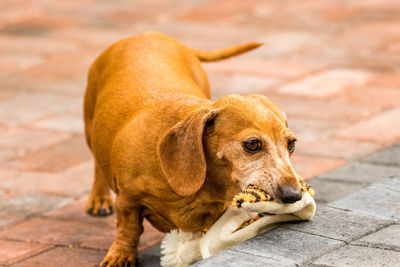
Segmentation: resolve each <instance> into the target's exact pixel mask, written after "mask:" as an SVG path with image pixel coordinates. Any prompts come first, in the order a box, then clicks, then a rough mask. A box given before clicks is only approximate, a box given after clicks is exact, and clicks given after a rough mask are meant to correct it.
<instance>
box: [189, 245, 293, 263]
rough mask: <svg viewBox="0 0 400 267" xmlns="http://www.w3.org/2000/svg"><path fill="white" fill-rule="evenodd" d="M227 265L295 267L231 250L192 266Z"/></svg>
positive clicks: (282, 261) (279, 261)
mask: <svg viewBox="0 0 400 267" xmlns="http://www.w3.org/2000/svg"><path fill="white" fill-rule="evenodd" d="M227 264H228V266H231V267H242V266H243V267H262V266H293V263H292V262H290V261H286V260H277V259H273V258H269V257H263V256H260V255H254V254H248V253H243V252H240V251H236V250H230V249H228V250H224V251H222V252H220V253H218V254H217V255H215V256H213V257H210V258H208V259H205V260H203V261H200V262H197V263H195V264H193V265H191V266H204V267H213V266H219V265H227Z"/></svg>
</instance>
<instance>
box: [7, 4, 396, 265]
mask: <svg viewBox="0 0 400 267" xmlns="http://www.w3.org/2000/svg"><path fill="white" fill-rule="evenodd" d="M0 7H1V10H2V12H1V14H0V55H1V57H0V81H1V85H2V86H1V90H0V177H1V182H0V207H1V209H0V244H1V247H2V248H5V247H6V248H7V249H6V250H4V249H3V250H2V251H1V252H0V266H1V265H10V264H16V265H20V266H25V265H30V264H34V265H45V266H52V265H65V266H68V264H67V263H68V261H70V262H69V265H72V266H75V265H94V264H95V263H97V262H99V260H100V259H101V258H102V257H103V256H104V255H105V250H106V249H107V247H108V245H109V244H110V243H111V241H112V236H113V231H114V230H115V228H114V223H115V217H114V216H112V217H109V218H106V219H104V218H103V219H101V218H99V219H98V218H92V217H88V216H86V215H85V214H84V203H85V198H86V197H87V195H88V192H89V190H90V185H91V182H92V175H93V170H92V166H91V165H92V160H91V156H90V153H89V151H88V149H87V148H86V146H85V144H84V138H83V125H82V119H81V117H82V108H81V106H82V96H83V93H84V88H85V83H86V82H85V80H86V74H87V70H88V68H89V65H90V63H91V62H92V61H93V60H94V58H95V57H96V56H97V55H98V54H99V53H100V52H101V51H102V50H104V49H105V48H106V47H107V46H108V45H110V44H111V43H113V42H115V41H117V40H119V39H121V38H124V37H127V36H130V35H134V34H137V33H140V32H142V31H145V30H149V29H152V30H158V31H162V32H164V33H167V34H170V35H172V36H173V37H175V38H177V39H179V40H180V41H181V42H183V43H185V44H187V45H190V46H192V47H196V48H203V49H217V48H221V47H225V46H228V45H234V44H238V43H242V42H245V41H261V42H265V43H266V45H265V46H264V47H262V48H260V49H258V50H256V51H254V52H252V53H249V54H246V55H243V56H241V57H237V58H234V59H230V60H226V61H222V62H219V63H212V64H204V67H205V69H206V71H207V73H208V74H209V79H210V83H211V87H212V91H213V94H214V98H215V99H217V98H219V97H220V96H222V95H225V94H229V93H241V94H247V93H260V94H265V95H267V96H269V97H270V98H271V99H272V100H273V101H275V102H276V103H277V104H278V105H279V106H280V107H281V108H282V109H283V110H284V111H285V112H286V114H287V115H288V117H289V125H290V126H291V127H292V128H293V129H294V130H295V132H296V133H297V135H298V139H299V143H298V149H297V152H296V153H295V156H294V164H295V167H296V169H297V170H298V172H299V173H301V174H303V175H304V176H305V177H306V178H311V177H313V176H317V175H320V174H322V173H325V172H327V171H329V170H331V169H334V168H336V167H339V166H342V165H345V164H346V163H348V162H352V161H353V160H355V159H357V158H360V157H362V156H364V155H366V154H369V153H372V152H374V151H377V150H378V149H381V148H384V147H386V146H389V145H391V144H393V143H395V142H397V141H399V140H400V74H399V66H400V64H399V63H400V56H399V51H400V48H399V45H398V40H399V36H400V27H399V26H400V22H399V17H400V3H397V2H396V1H390V0H379V1H377V0H365V1H357V0H345V1H339V0H328V1H312V0H290V1H273V0H268V1H261V0H249V1H236V0H218V1H211V0H209V1H201V0H195V1H182V0H180V1H178V0H172V1H160V0H153V1H144V0H142V1H134V2H132V1H125V0H116V1H95V0H82V1H69V0H68V1H67V0H58V1H50V0H38V1H33V0H3V1H1V3H0ZM368 164H369V163H366V164H362V168H366V169H368V168H369V165H368ZM340 179H342V178H340ZM343 179H345V178H343ZM315 181H318V182H319V181H321V182H320V183H321V184H323V183H325V184H329V183H334V182H335V181H333V180H332V179H323V178H321V179H318V180H315ZM351 186H353V189H356V188H357V184H352V185H351ZM351 186H349V188H351ZM327 201H328V200H327ZM161 238H162V235H161V234H159V233H158V232H157V231H156V230H155V229H154V228H152V227H151V226H150V225H148V224H147V225H146V227H145V233H144V235H143V238H142V241H141V249H145V248H148V247H150V246H151V245H153V244H155V243H157V242H159V241H160V239H161ZM72 259H73V261H72Z"/></svg>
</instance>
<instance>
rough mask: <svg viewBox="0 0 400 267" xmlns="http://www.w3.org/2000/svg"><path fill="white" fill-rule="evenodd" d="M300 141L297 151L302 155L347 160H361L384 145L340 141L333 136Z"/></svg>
mask: <svg viewBox="0 0 400 267" xmlns="http://www.w3.org/2000/svg"><path fill="white" fill-rule="evenodd" d="M296 136H297V135H296ZM299 140H300V142H298V144H297V145H296V150H297V152H298V153H300V154H303V155H314V156H322V157H331V158H338V159H345V160H351V159H356V158H360V157H362V156H364V155H366V154H370V153H372V152H374V151H377V150H379V149H380V148H381V147H382V145H379V144H376V143H372V142H362V141H357V140H346V139H339V138H334V137H331V136H328V137H326V138H321V139H317V140H313V141H312V142H302V139H301V137H299Z"/></svg>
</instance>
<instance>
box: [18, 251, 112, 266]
mask: <svg viewBox="0 0 400 267" xmlns="http://www.w3.org/2000/svg"><path fill="white" fill-rule="evenodd" d="M104 257H105V252H104V251H99V250H92V249H81V248H66V247H57V248H54V249H51V250H49V251H46V252H44V253H41V254H39V255H37V256H35V257H32V258H29V259H27V260H24V261H21V262H19V263H17V264H15V265H13V266H17V267H23V266H49V267H53V266H54V267H57V266H98V264H100V262H101V261H102V260H103V258H104Z"/></svg>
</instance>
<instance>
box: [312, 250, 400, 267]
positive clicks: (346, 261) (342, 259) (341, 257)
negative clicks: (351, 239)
mask: <svg viewBox="0 0 400 267" xmlns="http://www.w3.org/2000/svg"><path fill="white" fill-rule="evenodd" d="M399 261H400V252H397V251H391V250H384V249H376V248H367V247H360V246H353V245H349V246H345V247H342V248H340V249H338V250H336V251H333V252H331V253H328V254H326V255H324V256H322V257H321V258H319V259H317V260H315V261H313V262H312V264H311V265H310V266H360V267H361V266H362V267H370V266H371V267H372V266H396V265H398V263H399Z"/></svg>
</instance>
